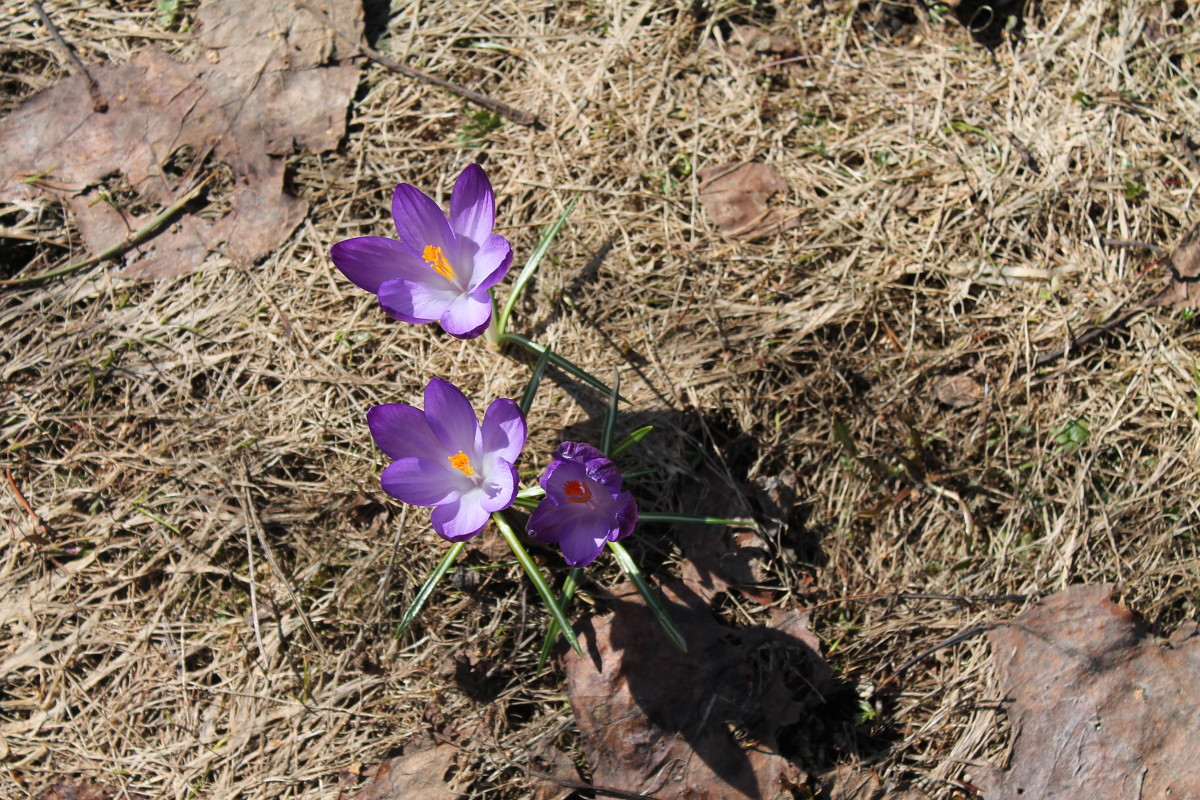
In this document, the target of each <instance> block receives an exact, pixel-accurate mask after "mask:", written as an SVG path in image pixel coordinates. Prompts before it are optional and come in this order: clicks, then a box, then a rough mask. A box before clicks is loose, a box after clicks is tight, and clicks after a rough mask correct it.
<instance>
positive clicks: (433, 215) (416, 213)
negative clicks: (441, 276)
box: [392, 183, 457, 256]
mask: <svg viewBox="0 0 1200 800" xmlns="http://www.w3.org/2000/svg"><path fill="white" fill-rule="evenodd" d="M392 220H393V221H394V222H395V223H396V232H397V233H399V234H400V238H401V239H403V240H404V243H405V244H407V245H408V246H409V247H411V248H412V249H413V250H415V251H416V252H417V254H418V255H419V254H421V253H423V252H424V251H425V247H426V245H433V246H434V247H440V248H442V250H444V251H445V252H446V254H447V255H448V256H449V255H451V254H457V248H456V247H455V246H454V234H453V233H452V232H451V231H450V223H448V222H447V221H446V215H445V214H443V213H442V210H441V209H440V208H438V204H437V203H435V202H433V200H432V199H431V198H430V197H428V196H427V195H426V194H425V193H424V192H422V191H421V190H420V189H418V188H416V187H415V186H409V185H408V184H407V183H402V184H400V185H399V186H397V187H396V192H395V193H394V194H393V195H392Z"/></svg>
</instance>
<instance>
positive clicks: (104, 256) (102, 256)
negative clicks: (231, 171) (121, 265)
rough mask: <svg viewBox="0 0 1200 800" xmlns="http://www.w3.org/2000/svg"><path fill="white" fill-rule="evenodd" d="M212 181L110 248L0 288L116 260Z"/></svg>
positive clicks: (202, 183)
mask: <svg viewBox="0 0 1200 800" xmlns="http://www.w3.org/2000/svg"><path fill="white" fill-rule="evenodd" d="M212 179H213V175H211V174H210V175H209V176H208V177H207V178H205V179H204V180H202V181H200V183H198V184H196V185H195V186H194V187H193V188H192V189H191V191H189V192H187V193H186V194H185V195H184V196H183V197H181V198H179V199H178V200H176V201H175V202H174V203H171V205H169V206H167V207H166V208H164V209H163V210H162V211H161V212H159V214H158V215H157V216H155V217H154V219H152V220H150V221H149V222H147V223H146V225H145V226H144V227H143V228H141V229H140V230H137V231H134V232H133V233H131V234H130V235H129V236H127V237H125V239H124V240H122V241H121V242H119V243H117V244H114V245H113V246H112V247H109V248H108V249H106V250H102V251H100V252H99V253H97V254H96V255H94V256H89V257H88V258H85V259H84V260H83V261H77V262H76V263H74V264H68V265H67V266H65V267H60V268H58V269H52V270H50V271H49V272H40V273H38V274H37V275H26V276H23V277H20V278H10V279H8V280H0V286H27V285H28V284H31V283H41V282H42V281H48V280H50V279H51V278H61V277H62V276H63V275H70V274H71V273H72V272H78V271H79V270H81V269H83V268H85V267H90V266H91V265H93V264H98V263H100V262H101V261H107V260H108V259H110V258H116V257H117V256H119V255H120V254H121V253H123V252H125V251H126V250H128V249H129V248H131V247H136V246H137V245H139V244H141V243H142V242H143V241H145V240H146V239H148V238H149V237H150V236H152V235H153V234H154V233H155V232H156V231H157V230H158V229H159V228H161V227H162V226H163V225H164V224H166V223H167V222H169V221H170V220H171V218H172V217H174V216H175V215H176V214H177V213H179V211H180V210H181V209H182V208H183V207H184V206H186V205H187V204H188V203H190V202H192V201H193V200H195V199H196V198H197V197H199V196H200V193H201V192H202V191H204V187H205V186H207V185H208V182H209V181H211V180H212Z"/></svg>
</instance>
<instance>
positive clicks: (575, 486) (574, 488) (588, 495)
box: [563, 481, 592, 503]
mask: <svg viewBox="0 0 1200 800" xmlns="http://www.w3.org/2000/svg"><path fill="white" fill-rule="evenodd" d="M563 494H565V495H566V496H567V502H568V503H586V502H587V501H588V500H591V499H592V490H591V489H589V488H588V486H587V484H585V483H582V482H580V481H567V482H566V483H564V484H563Z"/></svg>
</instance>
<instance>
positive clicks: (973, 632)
mask: <svg viewBox="0 0 1200 800" xmlns="http://www.w3.org/2000/svg"><path fill="white" fill-rule="evenodd" d="M999 624H1000V623H998V622H982V623H980V624H978V625H972V626H971V627H969V628H967V629H966V630H965V631H961V632H959V633H956V634H954V635H953V636H951V637H950V638H949V639H946V640H945V641H941V642H938V643H937V644H935V645H934V646H933V647H931V648H929V649H928V650H926V651H925V652H923V653H921V654H920V655H918V656H914V657H913V658H910V659H909V660H908V661H905V662H904V663H903V664H901V665H900V666H899V668H897V670H896V671H895V672H893V673H892V674H891V675H889V676H887V677H886V678H885V679H884V680H883V682H882V683H880V684H879V686H878V687H877V688H876V689H875V694H879V693H880V692H881V691H883V689H884V687H886V686H887V685H888V684H890V683H892V682H893V681H895V680H896V679H897V678H899V677H900V676H901V675H903V674H904V673H905V672H907V671H908V670H909V668H911V667H912V666H913V665H915V664H919V663H920V662H921V661H923V660H925V659H926V658H928V657H929V656H931V655H933V654H934V653H936V652H937V651H938V650H944V649H946V648H947V647H953V646H954V645H956V644H958V643H959V642H962V641H965V640H967V639H970V638H971V637H972V636H978V635H979V634H981V633H986V632H987V631H990V630H991V629H992V628H994V627H996V626H997V625H999Z"/></svg>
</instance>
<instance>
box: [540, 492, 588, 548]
mask: <svg viewBox="0 0 1200 800" xmlns="http://www.w3.org/2000/svg"><path fill="white" fill-rule="evenodd" d="M587 514H588V511H587V509H585V508H583V507H582V506H577V505H575V504H574V503H563V502H559V501H556V500H554V499H546V500H543V501H542V502H541V503H539V504H538V507H537V508H535V509H534V510H533V513H532V514H530V515H529V522H528V523H527V524H526V526H525V531H526V533H528V534H529V536H530V538H533V539H537V540H538V541H539V542H545V543H546V544H558V543H559V541H560V540H561V539H562V536H563V534H564V533H565V532H566V531H567V530H568V529H569V528H571V527H573V526H574V525H575V524H576V522H577V521H578V520H579V519H580V518H581V517H584V516H587Z"/></svg>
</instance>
